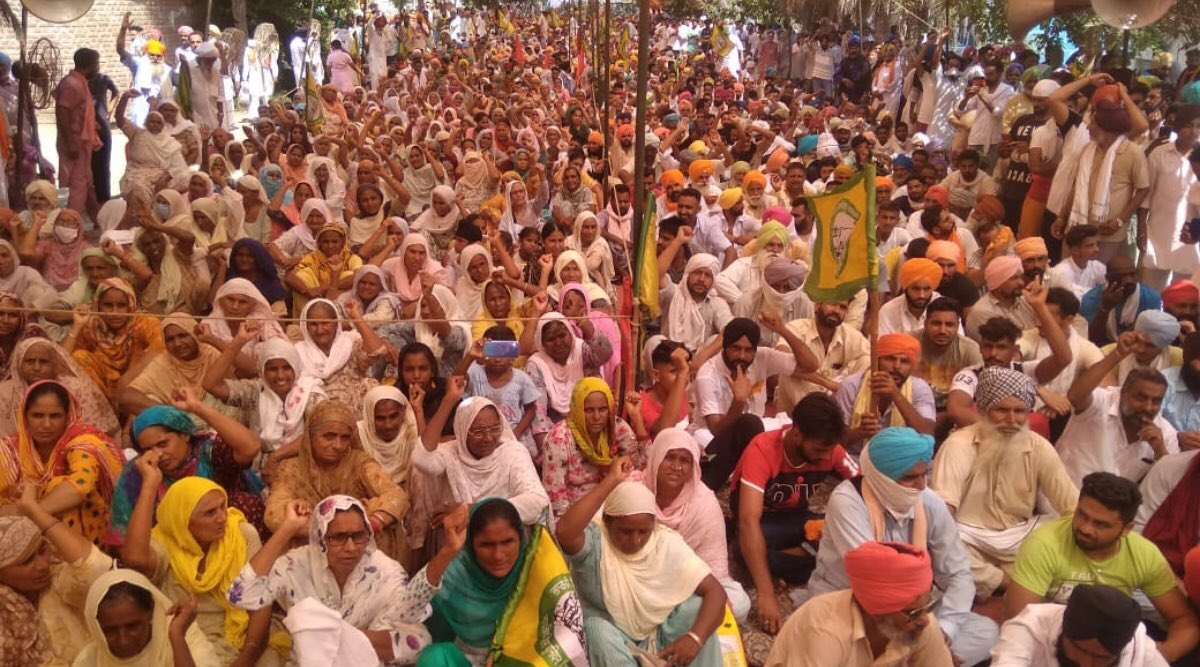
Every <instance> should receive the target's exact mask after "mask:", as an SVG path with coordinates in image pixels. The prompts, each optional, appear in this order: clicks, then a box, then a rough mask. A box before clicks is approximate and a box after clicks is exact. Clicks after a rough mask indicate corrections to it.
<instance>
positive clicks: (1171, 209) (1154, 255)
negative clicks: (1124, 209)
mask: <svg viewBox="0 0 1200 667" xmlns="http://www.w3.org/2000/svg"><path fill="white" fill-rule="evenodd" d="M1176 126H1177V127H1178V130H1177V132H1178V136H1177V137H1176V139H1175V141H1174V142H1170V143H1165V144H1162V145H1161V146H1158V147H1157V148H1155V149H1154V150H1152V151H1150V154H1149V155H1148V156H1147V157H1146V162H1147V166H1148V168H1149V171H1150V194H1149V195H1147V196H1146V198H1145V199H1144V200H1143V201H1142V209H1141V210H1140V211H1138V218H1139V219H1142V218H1144V219H1145V220H1146V229H1147V231H1148V236H1147V243H1146V254H1145V255H1144V256H1143V259H1142V280H1143V282H1145V283H1146V284H1147V285H1149V286H1151V287H1153V288H1154V289H1156V290H1160V291H1161V290H1163V289H1164V288H1166V286H1167V285H1169V284H1171V283H1173V282H1175V281H1177V280H1182V279H1185V278H1190V277H1191V275H1192V272H1193V271H1195V270H1196V266H1197V263H1198V262H1200V252H1197V246H1196V244H1195V243H1182V242H1180V240H1179V234H1180V232H1182V231H1183V226H1184V225H1186V224H1187V223H1188V217H1187V209H1188V200H1187V194H1188V189H1189V188H1190V187H1191V186H1192V184H1193V183H1195V182H1196V175H1195V173H1193V171H1192V165H1191V163H1190V162H1188V155H1189V154H1190V153H1191V152H1192V149H1193V147H1194V146H1195V144H1196V139H1197V137H1200V113H1198V112H1197V109H1196V108H1195V107H1194V106H1193V105H1187V106H1184V107H1182V108H1181V109H1180V111H1179V117H1178V118H1177V119H1176Z"/></svg>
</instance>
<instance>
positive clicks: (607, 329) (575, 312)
mask: <svg viewBox="0 0 1200 667" xmlns="http://www.w3.org/2000/svg"><path fill="white" fill-rule="evenodd" d="M570 294H574V295H575V296H568V295H570ZM558 310H559V312H561V313H562V314H563V316H564V317H566V318H567V323H568V325H569V326H570V327H571V331H572V333H574V334H575V337H576V338H579V339H581V340H587V341H590V340H592V339H593V338H594V337H596V336H603V337H604V338H606V339H607V340H608V342H609V344H611V345H612V356H610V357H609V358H608V361H606V362H604V364H603V365H602V366H601V367H600V376H601V377H603V378H604V381H605V382H607V383H608V386H610V387H617V386H620V385H619V378H620V376H621V359H622V356H621V330H620V329H619V328H618V327H617V323H616V321H614V320H613V318H611V317H609V316H608V315H606V314H605V313H603V312H601V311H599V310H596V309H595V308H592V306H591V303H589V300H588V297H587V288H585V287H584V286H583V285H582V284H580V283H567V284H566V285H563V288H562V292H560V293H559V301H558ZM585 321H586V322H587V325H590V328H591V331H588V326H585V324H584V322H585Z"/></svg>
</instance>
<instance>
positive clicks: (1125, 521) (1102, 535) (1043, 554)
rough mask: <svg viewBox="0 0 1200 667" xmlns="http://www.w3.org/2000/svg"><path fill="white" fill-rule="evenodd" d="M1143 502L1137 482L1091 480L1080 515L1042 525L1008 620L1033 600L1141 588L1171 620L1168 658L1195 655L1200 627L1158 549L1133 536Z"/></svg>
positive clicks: (1012, 589) (1012, 593)
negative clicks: (1092, 588) (1088, 588)
mask: <svg viewBox="0 0 1200 667" xmlns="http://www.w3.org/2000/svg"><path fill="white" fill-rule="evenodd" d="M1141 502H1142V494H1141V493H1140V492H1139V491H1138V487H1137V484H1136V483H1134V482H1132V481H1130V480H1128V479H1125V478H1124V477H1120V476H1118V475H1113V474H1111V473H1107V472H1095V473H1092V474H1090V475H1088V476H1087V477H1084V478H1083V484H1082V486H1081V487H1080V489H1079V504H1078V506H1077V507H1076V509H1075V515H1074V516H1070V517H1068V516H1064V517H1059V518H1058V519H1055V520H1053V521H1051V522H1049V523H1048V524H1046V525H1044V526H1042V527H1041V528H1038V529H1037V530H1036V531H1034V533H1033V534H1032V535H1030V536H1029V538H1028V539H1026V540H1025V543H1024V544H1022V545H1021V549H1020V551H1018V552H1017V561H1016V565H1015V566H1014V568H1013V572H1012V585H1010V586H1008V589H1007V591H1008V592H1007V593H1006V594H1005V596H1004V612H1005V617H1006V618H1012V617H1013V616H1016V615H1017V613H1019V612H1020V611H1021V610H1022V609H1024V608H1025V606H1026V605H1028V604H1032V603H1037V602H1058V603H1063V604H1065V603H1066V602H1067V599H1068V598H1070V597H1071V592H1072V591H1073V590H1075V587H1076V586H1079V585H1082V584H1106V585H1108V586H1112V587H1114V588H1118V589H1120V590H1122V591H1124V592H1125V593H1126V594H1129V595H1132V594H1133V592H1134V591H1137V590H1140V591H1142V593H1144V594H1145V595H1146V597H1148V598H1149V599H1150V602H1151V603H1152V604H1153V605H1154V608H1155V609H1157V610H1158V613H1159V614H1160V615H1162V617H1163V620H1164V621H1165V622H1166V626H1167V638H1166V640H1165V641H1162V642H1159V644H1158V650H1159V652H1160V653H1162V655H1163V657H1164V658H1165V659H1166V660H1168V661H1174V660H1178V659H1179V658H1181V657H1182V656H1184V655H1187V654H1188V653H1189V652H1190V651H1191V650H1192V649H1193V648H1195V647H1196V645H1197V643H1200V622H1198V621H1197V619H1196V615H1195V613H1194V612H1193V611H1192V608H1191V607H1190V606H1189V605H1188V601H1187V599H1186V598H1185V597H1184V595H1183V592H1182V591H1180V589H1179V586H1178V585H1177V584H1176V581H1175V575H1174V573H1172V572H1171V566H1170V565H1168V564H1167V560H1166V558H1164V557H1163V555H1162V553H1160V552H1159V550H1158V547H1156V546H1154V544H1153V543H1152V542H1150V541H1149V540H1147V539H1146V538H1144V537H1142V536H1141V535H1138V534H1137V533H1134V532H1132V530H1133V519H1134V517H1135V516H1136V515H1137V510H1138V505H1140V504H1141Z"/></svg>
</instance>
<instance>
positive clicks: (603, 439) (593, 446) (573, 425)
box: [567, 377, 614, 466]
mask: <svg viewBox="0 0 1200 667" xmlns="http://www.w3.org/2000/svg"><path fill="white" fill-rule="evenodd" d="M597 392H599V393H600V394H603V395H604V400H606V401H608V414H609V426H608V427H607V428H605V429H604V430H603V431H601V432H600V437H599V438H597V439H596V442H592V441H591V440H590V439H589V438H588V433H587V426H586V422H585V421H584V417H583V402H584V401H586V400H587V397H588V396H591V395H592V394H594V393H597ZM613 410H614V402H613V395H612V390H611V389H609V388H608V383H607V382H605V381H604V380H601V379H600V378H594V377H586V378H583V379H582V380H580V381H579V383H578V384H576V385H575V389H574V391H572V392H571V412H570V414H568V415H567V425H568V426H569V427H570V429H571V435H573V436H575V445H576V446H577V447H579V451H581V452H583V455H584V456H585V457H586V458H587V460H589V461H591V462H592V463H595V464H596V465H598V466H606V465H609V464H611V463H612V462H613V457H612V452H611V451H609V441H608V436H609V433H610V431H611V430H612V415H613Z"/></svg>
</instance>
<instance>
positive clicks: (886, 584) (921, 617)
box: [766, 542, 954, 667]
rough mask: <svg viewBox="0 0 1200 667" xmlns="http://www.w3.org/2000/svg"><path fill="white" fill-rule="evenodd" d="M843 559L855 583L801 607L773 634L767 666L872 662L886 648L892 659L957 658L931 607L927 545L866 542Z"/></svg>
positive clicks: (941, 664) (940, 666)
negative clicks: (846, 588) (774, 636)
mask: <svg viewBox="0 0 1200 667" xmlns="http://www.w3.org/2000/svg"><path fill="white" fill-rule="evenodd" d="M844 561H845V566H846V574H847V576H848V577H849V579H850V588H849V589H848V590H843V591H835V592H832V593H825V594H824V595H818V596H817V597H815V598H813V599H811V600H809V601H808V602H807V603H805V604H804V606H802V607H800V609H798V610H796V612H795V613H794V614H792V616H791V617H790V618H789V619H788V621H787V623H785V624H784V626H783V628H782V629H781V630H780V631H779V635H778V636H777V637H776V638H775V645H774V646H772V647H771V653H770V655H768V656H767V661H766V664H767V665H768V666H769V667H778V666H780V665H795V664H804V665H844V666H846V667H869V666H870V665H873V664H876V660H875V658H876V656H882V655H885V654H886V655H887V658H888V659H887V661H886V662H887V664H894V665H922V666H923V667H924V666H928V667H951V665H953V664H954V658H953V656H952V655H951V654H950V649H949V647H947V646H946V642H945V639H944V637H943V635H942V629H941V627H940V626H939V625H938V622H937V619H936V618H935V617H934V615H933V614H932V613H931V611H932V609H933V602H934V600H933V598H932V593H931V591H932V587H933V569H932V565H931V561H930V558H929V554H928V553H926V552H925V550H924V549H921V548H919V547H914V546H911V545H908V544H900V543H891V542H884V543H879V542H864V543H863V544H862V545H860V546H859V547H857V548H855V549H853V550H851V551H849V552H847V553H846V556H845V559H844ZM881 646H882V647H884V648H882V649H880V647H881Z"/></svg>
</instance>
